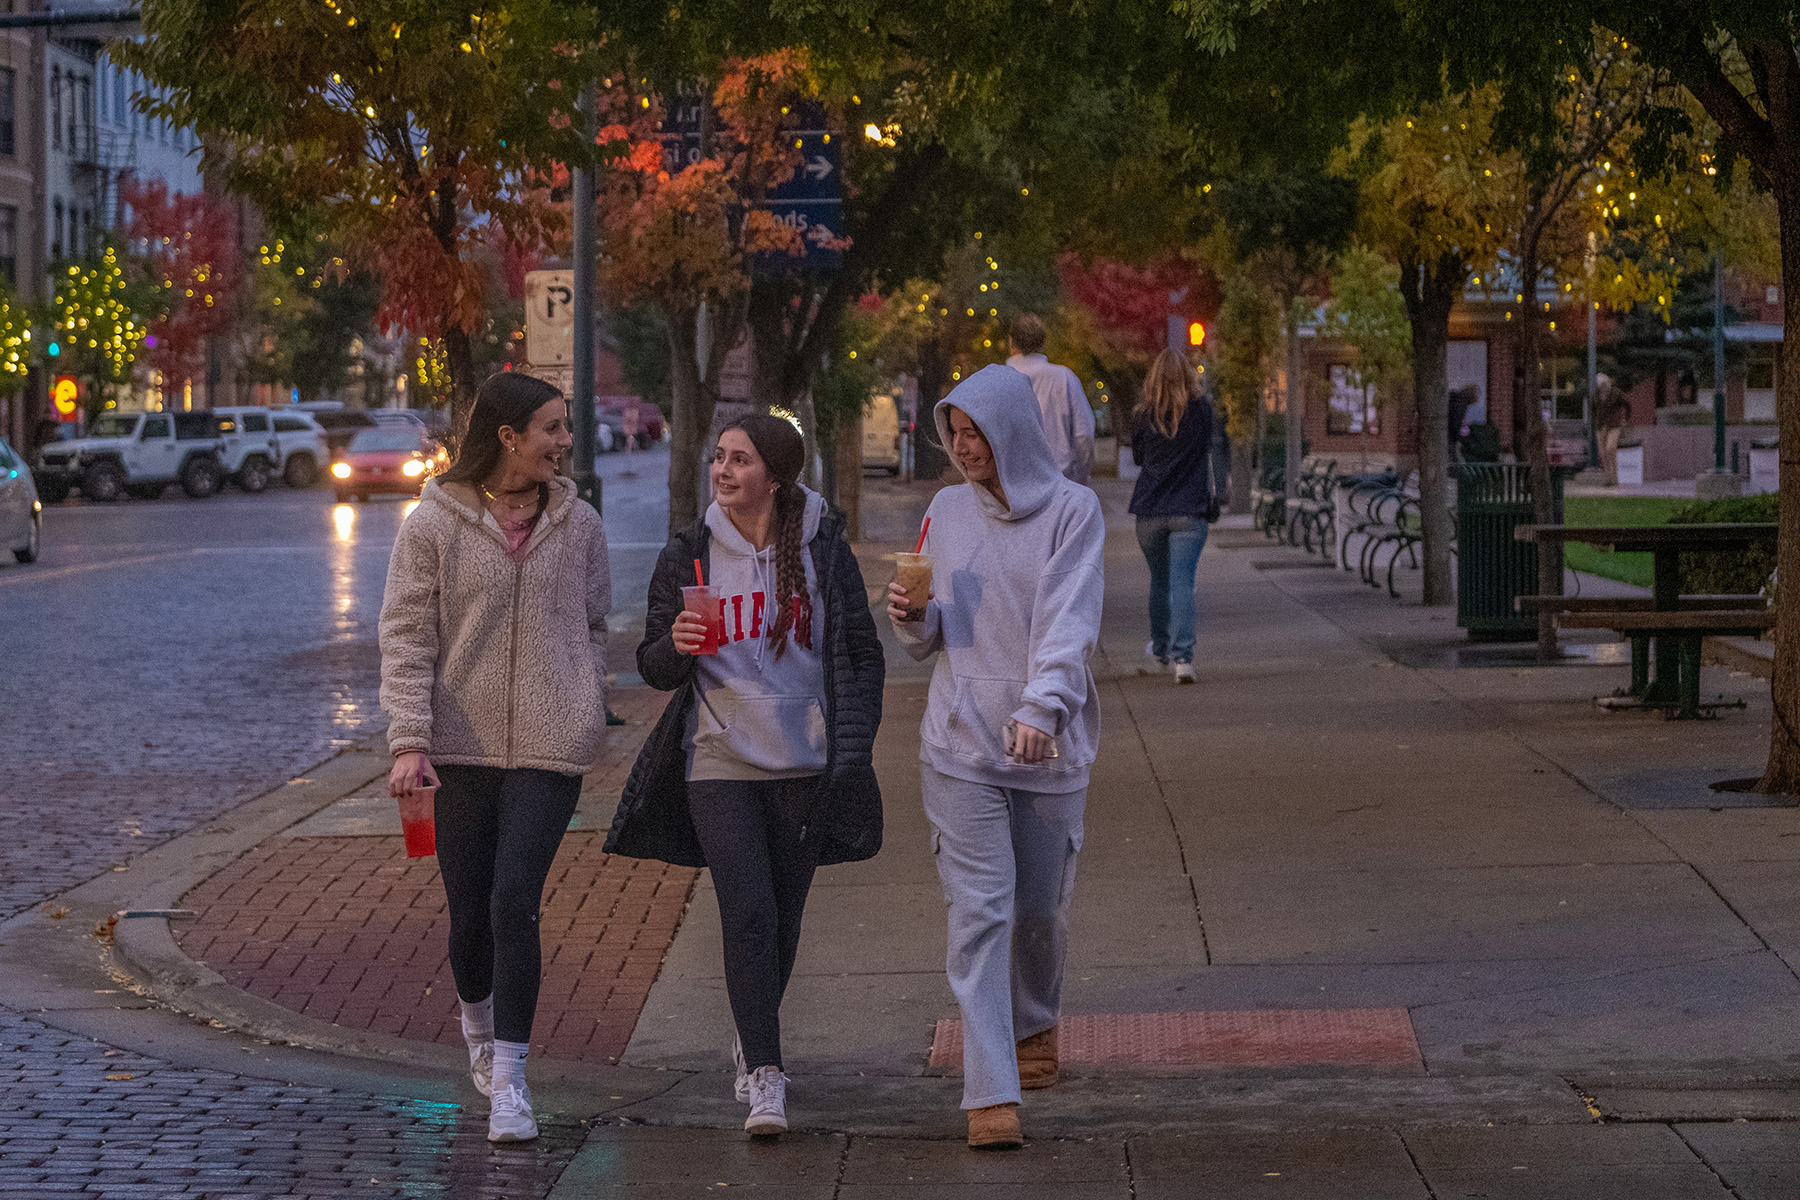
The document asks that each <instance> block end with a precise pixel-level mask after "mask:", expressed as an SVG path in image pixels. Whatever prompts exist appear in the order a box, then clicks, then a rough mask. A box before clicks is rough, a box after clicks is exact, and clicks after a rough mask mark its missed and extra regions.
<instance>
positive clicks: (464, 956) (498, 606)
mask: <svg viewBox="0 0 1800 1200" xmlns="http://www.w3.org/2000/svg"><path fill="white" fill-rule="evenodd" d="M572 442H573V438H572V437H571V435H570V433H569V413H568V406H567V405H566V404H564V403H563V400H562V396H561V394H560V393H558V392H557V390H556V388H554V387H553V386H551V385H550V384H548V383H545V382H543V381H542V380H539V379H533V378H531V377H530V376H528V375H525V374H523V373H520V372H507V373H503V374H499V375H494V376H492V377H490V378H489V379H488V380H487V382H485V383H483V384H482V385H481V389H480V391H479V392H477V393H476V396H475V407H474V409H473V411H472V412H471V413H470V415H469V426H468V432H467V434H466V435H465V436H464V437H463V442H462V449H461V451H460V453H459V454H458V455H457V458H456V462H455V463H454V464H453V465H452V466H451V467H450V469H449V470H448V471H446V472H444V474H443V475H441V476H439V477H438V478H437V479H434V480H432V481H431V482H429V483H427V484H426V485H425V491H424V494H423V495H422V496H421V498H420V501H419V507H418V509H417V510H416V511H415V512H414V513H413V514H412V515H411V516H410V517H408V518H407V519H406V521H405V522H404V523H403V524H402V525H401V526H400V536H399V538H398V539H397V540H396V541H395V543H394V553H393V558H392V560H391V562H390V563H389V565H388V578H387V594H386V596H385V598H384V599H383V601H382V605H381V707H382V709H383V710H384V711H386V713H387V716H388V747H389V749H390V750H392V751H393V754H394V769H393V771H392V772H391V773H390V774H389V776H388V791H389V792H390V793H391V794H393V795H395V796H406V795H410V794H412V793H414V792H416V791H418V790H421V789H424V788H434V787H435V788H437V789H438V791H437V796H436V802H435V809H436V812H435V819H436V824H437V857H438V867H439V870H440V871H441V873H442V875H443V880H444V894H445V898H446V900H447V902H448V907H449V912H450V969H451V971H452V973H453V974H454V975H455V977H456V994H457V996H458V997H459V998H460V999H461V1001H462V1029H463V1038H464V1040H465V1041H466V1042H467V1043H468V1048H469V1073H470V1075H471V1077H472V1078H473V1079H474V1081H475V1087H476V1088H477V1089H478V1090H479V1091H480V1092H481V1093H482V1094H483V1095H488V1096H491V1097H492V1106H491V1108H490V1111H489V1114H488V1140H489V1141H492V1142H518V1141H529V1140H531V1139H532V1138H535V1137H537V1133H538V1130H537V1121H536V1119H535V1118H534V1117H533V1115H532V1111H531V1091H530V1089H529V1088H527V1087H526V1086H525V1058H526V1052H527V1050H528V1049H529V1048H530V1042H531V1026H532V1019H533V1016H534V1015H535V1014H536V1012H537V1000H538V978H539V975H540V973H541V969H542V954H541V950H540V948H539V944H538V909H539V906H540V905H541V904H542V902H543V894H544V879H545V877H546V876H547V875H548V874H549V872H550V864H551V860H552V859H554V858H555V857H556V851H557V847H558V846H560V845H561V844H562V838H563V832H564V830H566V829H567V828H568V827H569V818H570V817H571V816H572V815H573V814H574V812H575V801H576V798H577V796H578V794H579V793H580V791H581V777H582V775H584V774H585V773H586V772H588V771H590V770H592V769H593V767H594V763H595V761H596V759H597V758H598V757H599V752H600V744H601V739H602V737H603V735H604V730H605V725H604V720H605V718H604V716H603V714H604V712H605V707H606V701H605V689H606V614H607V611H608V610H609V609H610V608H611V605H612V600H611V597H612V580H611V576H610V574H609V573H608V568H607V556H606V534H605V532H604V530H603V529H602V528H601V524H600V516H599V514H598V513H596V512H595V511H594V509H593V507H592V506H591V505H589V504H587V503H586V502H584V501H582V500H580V499H579V498H578V497H577V496H576V494H575V485H574V484H573V483H572V482H570V481H569V480H568V479H566V478H564V477H562V476H561V475H559V474H558V464H559V463H560V462H561V460H562V458H563V456H564V455H565V454H566V453H567V452H568V450H569V447H570V445H571V444H572Z"/></svg>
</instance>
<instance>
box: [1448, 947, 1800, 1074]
mask: <svg viewBox="0 0 1800 1200" xmlns="http://www.w3.org/2000/svg"><path fill="white" fill-rule="evenodd" d="M1609 965H1610V966H1611V968H1612V969H1611V970H1610V971H1609V970H1607V969H1606V968H1607V967H1608V966H1609ZM1589 968H1590V971H1591V972H1592V973H1591V975H1590V976H1589V977H1588V978H1585V979H1582V978H1576V979H1570V980H1567V981H1564V982H1553V983H1550V984H1548V985H1536V986H1527V987H1520V988H1514V989H1508V988H1504V987H1501V988H1496V989H1494V990H1493V992H1492V993H1491V994H1490V995H1487V996H1483V997H1478V998H1475V999H1471V1000H1467V1001H1457V1002H1452V1003H1445V1004H1430V1005H1421V1006H1418V1007H1416V1008H1414V1009H1413V1028H1414V1030H1415V1031H1416V1032H1417V1034H1418V1037H1419V1044H1420V1047H1421V1048H1422V1049H1423V1050H1424V1052H1425V1058H1426V1061H1427V1062H1428V1063H1430V1064H1431V1068H1432V1070H1433V1071H1435V1072H1458V1071H1471V1072H1479V1073H1487V1072H1493V1071H1504V1070H1517V1069H1555V1070H1561V1071H1564V1072H1569V1071H1578V1070H1584V1069H1586V1070H1592V1069H1617V1070H1637V1071H1642V1070H1653V1069H1656V1068H1657V1067H1658V1066H1659V1065H1660V1066H1663V1067H1666V1068H1668V1069H1670V1070H1677V1069H1709V1070H1723V1069H1729V1068H1728V1066H1727V1064H1731V1063H1737V1064H1738V1065H1739V1067H1740V1068H1741V1069H1742V1070H1744V1071H1746V1072H1750V1073H1752V1074H1756V1073H1761V1072H1766V1071H1771V1070H1773V1071H1780V1072H1782V1073H1784V1074H1785V1073H1789V1072H1791V1071H1792V1070H1793V1064H1794V1063H1796V1062H1800V1022H1797V1021H1796V1020H1795V1013H1796V1012H1800V983H1797V982H1796V981H1795V979H1794V976H1793V973H1792V972H1791V971H1790V970H1788V968H1787V967H1786V966H1785V965H1784V964H1783V963H1782V962H1781V961H1780V960H1779V959H1777V958H1776V957H1775V956H1774V955H1773V954H1770V953H1768V952H1767V951H1756V952H1751V953H1745V954H1733V955H1725V956H1721V957H1717V958H1709V959H1701V960H1697V961H1692V962H1686V963H1678V964H1673V965H1665V966H1656V967H1652V968H1645V967H1643V966H1642V965H1641V964H1634V963H1631V962H1628V961H1615V962H1613V963H1611V964H1606V963H1603V962H1595V963H1592V964H1589Z"/></svg>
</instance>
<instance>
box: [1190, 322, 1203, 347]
mask: <svg viewBox="0 0 1800 1200" xmlns="http://www.w3.org/2000/svg"><path fill="white" fill-rule="evenodd" d="M1205 341H1206V326H1204V325H1202V324H1201V323H1200V322H1198V321H1189V322H1188V345H1190V346H1199V345H1201V344H1202V343H1203V342H1205Z"/></svg>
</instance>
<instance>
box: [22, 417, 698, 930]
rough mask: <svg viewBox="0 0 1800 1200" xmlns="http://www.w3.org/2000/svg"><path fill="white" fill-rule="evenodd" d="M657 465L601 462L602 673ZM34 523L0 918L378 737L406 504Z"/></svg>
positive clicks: (99, 512) (182, 505)
mask: <svg viewBox="0 0 1800 1200" xmlns="http://www.w3.org/2000/svg"><path fill="white" fill-rule="evenodd" d="M667 464H668V455H667V452H666V451H664V450H661V449H658V450H654V451H650V452H646V453H643V454H638V455H632V456H627V455H623V454H613V455H608V456H606V457H604V458H602V459H601V466H602V471H603V476H604V477H605V478H606V483H605V496H606V505H607V527H608V537H609V539H610V540H611V541H612V542H613V543H615V544H616V545H617V549H616V550H615V551H614V554H613V579H614V605H615V610H616V612H617V616H616V618H615V620H614V628H615V629H616V630H618V631H619V632H618V635H617V642H618V657H617V658H616V659H615V661H617V662H618V663H619V664H620V669H621V670H625V671H630V670H633V669H634V666H633V664H632V663H631V647H632V645H633V644H635V634H636V632H637V630H638V629H640V628H641V626H642V620H643V617H642V612H643V604H644V599H643V598H644V591H645V588H646V586H647V584H648V581H649V572H650V568H651V567H652V565H653V564H654V563H655V559H656V553H657V550H658V548H660V546H661V545H662V540H663V533H664V530H665V528H666V521H667V516H666V514H667V511H668V509H667V495H666V486H667V484H666V481H667V478H668V476H667V469H668V468H667ZM171 495H172V498H171V499H167V500H160V501H155V502H148V503H146V502H138V501H125V502H121V503H117V504H61V505H54V506H51V507H49V508H48V510H47V511H46V512H45V519H44V549H43V554H42V557H41V558H40V560H39V561H38V562H37V563H35V564H33V565H31V566H25V567H15V566H8V567H5V568H0V711H3V712H4V713H5V714H6V718H5V722H4V737H3V746H0V749H3V750H4V761H5V762H6V764H7V765H6V768H5V770H4V772H0V915H10V914H12V913H15V912H18V911H20V910H21V909H24V908H28V907H30V906H31V905H33V904H39V903H44V902H46V901H47V900H49V899H50V898H51V897H52V896H54V894H55V893H57V892H58V891H61V890H62V889H64V888H66V887H69V886H71V885H73V884H75V883H78V882H80V881H81V880H83V879H87V878H90V877H92V876H93V875H95V874H97V873H98V872H101V871H104V870H107V869H108V868H109V867H111V866H114V865H117V864H119V863H122V862H124V861H126V860H127V859H128V858H129V856H130V855H132V854H134V853H137V852H140V851H141V850H142V849H144V848H147V847H148V846H151V845H155V844H156V843H158V842H161V841H163V840H165V839H167V838H169V837H171V836H173V835H175V834H177V833H180V832H182V831H184V830H187V829H190V828H192V827H194V826H195V825H196V824H198V823H199V822H201V821H204V820H206V819H208V818H210V817H212V816H214V815H215V814H217V813H219V812H222V811H224V810H225V809H228V808H230V807H231V806H232V805H234V804H236V803H238V802H240V801H242V800H245V799H247V798H249V797H251V796H254V795H257V794H260V793H262V792H264V791H267V790H268V789H270V788H272V787H275V786H277V785H278V784H280V783H282V782H283V781H285V780H287V779H289V778H291V777H293V776H295V775H298V774H300V773H302V772H304V771H305V770H306V769H307V768H308V767H309V766H311V765H313V764H315V763H317V762H319V761H321V760H322V759H325V758H328V757H330V756H331V755H333V754H335V753H336V752H337V751H338V750H340V749H342V748H343V747H345V746H347V745H351V744H354V743H356V742H359V741H362V740H365V739H368V738H370V737H373V736H375V735H378V734H379V733H380V731H381V729H382V728H383V719H382V717H381V714H380V711H379V709H378V708H377V703H376V701H377V689H378V686H379V667H380V663H379V655H378V651H377V647H376V620H377V617H378V615H379V613H380V609H381V593H382V586H383V582H384V580H385V577H386V573H387V562H388V554H389V551H390V549H391V548H392V546H393V541H394V536H395V533H396V531H397V530H398V529H399V527H400V521H401V519H402V516H403V514H404V513H405V512H406V511H407V510H408V504H409V502H408V501H407V500H405V499H403V498H400V497H391V498H384V497H378V498H376V499H373V500H371V501H369V502H368V503H364V504H348V505H338V504H334V503H333V502H332V498H331V495H330V493H329V492H326V491H323V490H313V491H305V492H295V491H289V490H287V489H285V488H281V487H276V488H271V489H270V490H269V491H267V492H265V493H263V494H262V495H259V496H248V495H243V494H241V493H238V492H235V491H227V492H225V493H224V494H222V495H220V496H217V497H214V498H212V499H209V500H204V501H193V500H187V499H185V498H182V497H181V496H180V494H179V492H172V493H171Z"/></svg>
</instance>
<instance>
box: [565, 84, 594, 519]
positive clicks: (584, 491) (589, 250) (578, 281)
mask: <svg viewBox="0 0 1800 1200" xmlns="http://www.w3.org/2000/svg"><path fill="white" fill-rule="evenodd" d="M579 107H580V109H581V114H582V122H583V127H584V128H585V129H586V130H587V147H586V150H587V155H584V156H583V157H582V158H579V159H577V160H576V162H575V165H574V169H573V170H572V171H571V172H570V175H569V184H570V193H571V194H570V205H569V207H570V213H569V216H570V220H571V222H572V223H573V224H574V226H575V230H574V232H575V247H574V255H575V263H574V274H575V295H574V298H573V302H572V304H571V305H570V307H571V309H572V310H573V313H574V325H575V345H574V347H573V351H572V353H571V355H570V358H571V362H570V372H571V383H570V385H569V392H570V396H569V410H570V415H571V416H572V418H573V425H574V429H573V431H572V432H573V433H574V434H575V449H574V458H575V462H574V464H573V466H574V478H575V488H576V491H577V492H578V493H579V494H580V496H581V498H582V499H584V500H586V501H587V502H588V503H589V504H592V505H593V506H594V508H595V509H596V510H598V509H599V508H600V506H601V495H600V490H601V485H600V480H599V478H598V477H597V476H596V475H595V474H594V256H595V246H594V165H593V163H592V160H591V156H592V154H593V150H594V138H595V137H596V136H597V134H598V130H597V129H596V128H595V126H596V122H597V120H598V108H599V104H598V101H597V98H596V96H595V93H594V85H593V83H592V82H589V83H586V84H583V85H582V89H581V99H580V101H579Z"/></svg>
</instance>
